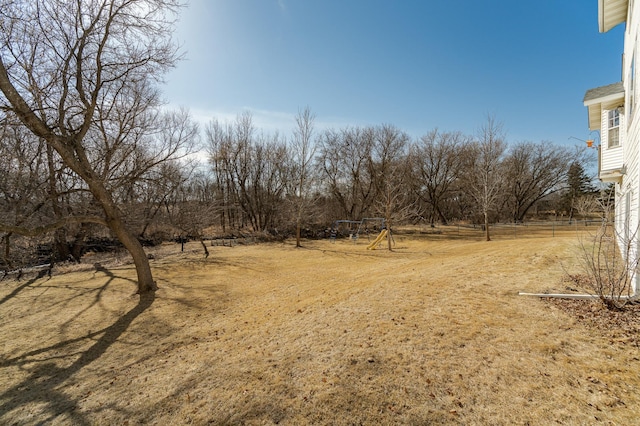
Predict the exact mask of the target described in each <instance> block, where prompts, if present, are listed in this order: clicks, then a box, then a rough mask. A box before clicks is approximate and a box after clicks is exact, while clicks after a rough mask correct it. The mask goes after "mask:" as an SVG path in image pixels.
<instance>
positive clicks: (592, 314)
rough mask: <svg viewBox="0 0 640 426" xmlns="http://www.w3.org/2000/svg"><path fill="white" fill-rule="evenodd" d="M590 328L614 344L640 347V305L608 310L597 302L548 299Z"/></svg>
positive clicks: (634, 304)
mask: <svg viewBox="0 0 640 426" xmlns="http://www.w3.org/2000/svg"><path fill="white" fill-rule="evenodd" d="M547 300H548V301H549V303H551V304H553V305H554V306H556V307H557V308H559V309H562V310H563V311H564V312H566V313H568V314H569V315H571V316H572V317H573V318H575V319H576V320H577V321H579V322H581V323H583V324H585V325H587V326H588V327H589V328H593V329H596V330H598V331H600V332H601V333H602V334H603V335H604V336H606V337H607V338H608V339H609V342H610V343H612V344H619V345H623V346H624V345H633V346H634V347H636V348H637V347H639V346H640V303H638V302H630V303H627V304H626V305H625V307H624V309H623V310H620V311H617V310H611V309H607V308H606V307H605V306H604V304H603V303H601V302H600V301H597V300H568V299H547Z"/></svg>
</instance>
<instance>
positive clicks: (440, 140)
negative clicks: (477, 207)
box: [410, 129, 470, 225]
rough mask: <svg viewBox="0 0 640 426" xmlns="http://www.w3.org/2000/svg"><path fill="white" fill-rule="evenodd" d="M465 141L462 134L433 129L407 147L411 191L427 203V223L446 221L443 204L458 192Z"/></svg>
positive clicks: (466, 156) (462, 169) (467, 140)
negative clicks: (428, 208) (411, 182)
mask: <svg viewBox="0 0 640 426" xmlns="http://www.w3.org/2000/svg"><path fill="white" fill-rule="evenodd" d="M469 142H470V140H469V138H468V137H466V136H464V135H462V133H449V132H444V133H443V132H438V130H437V129H436V130H432V131H431V132H429V133H427V134H426V135H424V136H422V137H421V138H420V139H419V140H418V141H417V142H416V143H415V144H414V145H413V146H412V148H411V154H410V155H411V163H412V166H413V179H412V180H413V187H414V191H415V192H416V194H417V195H418V197H419V198H420V199H421V200H422V201H424V202H425V203H427V204H428V205H429V206H430V208H431V214H430V221H431V224H433V223H434V222H435V220H436V219H439V220H440V222H441V223H442V224H443V225H446V224H447V222H448V218H447V216H446V215H445V212H444V204H445V202H447V201H448V200H449V199H450V198H453V197H455V195H456V194H457V193H458V192H459V189H460V176H461V175H462V173H463V171H464V166H465V161H466V160H465V159H466V158H468V155H467V154H466V153H465V152H464V151H465V149H467V147H468V145H469Z"/></svg>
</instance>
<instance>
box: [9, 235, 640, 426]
mask: <svg viewBox="0 0 640 426" xmlns="http://www.w3.org/2000/svg"><path fill="white" fill-rule="evenodd" d="M505 232H506V234H505V235H502V236H501V235H498V236H497V237H496V238H495V240H494V241H492V242H484V241H481V236H480V235H479V234H478V233H476V234H474V235H466V234H465V233H462V234H459V233H458V232H456V229H454V228H452V229H451V230H450V232H444V233H442V234H426V233H418V232H414V233H411V234H408V233H406V234H399V235H397V236H396V243H397V244H396V250H395V251H394V252H388V251H384V250H377V251H367V250H365V246H366V241H359V242H358V244H355V245H354V244H352V243H351V242H349V241H346V240H343V241H337V242H336V243H335V244H332V243H331V242H329V241H309V242H305V247H304V248H302V249H296V248H295V247H294V246H293V244H292V243H291V242H287V243H285V244H282V243H277V244H261V245H248V246H241V245H239V246H236V247H233V248H230V247H214V248H212V249H211V256H210V257H209V258H208V259H206V260H205V259H203V256H202V252H201V250H200V248H199V247H198V244H197V243H192V244H190V245H187V246H186V248H187V250H186V251H185V253H180V252H179V251H178V246H163V247H161V248H157V249H155V250H156V252H157V253H156V259H155V260H153V261H152V263H153V269H154V273H155V276H156V278H157V281H158V285H159V287H160V289H159V291H158V292H157V293H156V295H155V297H154V298H153V297H152V298H144V299H142V300H140V298H139V297H137V296H136V295H134V294H133V293H134V291H135V286H134V283H133V282H132V280H133V279H134V278H135V273H134V270H133V268H132V266H131V265H128V264H126V263H124V262H113V261H111V262H110V263H106V261H104V259H98V257H97V256H94V257H93V258H92V257H91V256H87V257H86V259H85V260H86V262H87V264H86V265H84V266H83V267H75V268H73V269H75V270H74V271H70V272H69V271H67V272H66V273H59V274H56V275H54V276H53V277H52V278H50V279H48V278H47V277H43V278H38V279H35V278H33V277H32V278H31V279H25V278H23V279H22V280H21V281H9V280H4V281H2V282H0V339H1V340H0V344H1V350H0V423H2V424H20V425H23V424H27V425H35V424H45V423H46V424H78V425H83V424H91V425H93V424H138V423H143V424H160V425H165V424H216V425H218V424H219V425H223V424H260V425H263V424H287V425H299V424H336V425H341V424H344V425H348V424H354V425H355V424H465V425H470V424H492V425H500V424H504V425H511V424H538V425H539V424H551V423H562V424H593V423H598V422H602V423H604V424H621V425H623V424H637V422H638V416H639V415H640V372H639V371H640V370H639V369H638V365H639V361H640V349H639V348H638V347H637V346H636V345H622V344H620V345H618V344H615V342H614V343H613V344H612V342H611V339H609V338H608V337H607V336H606V335H604V334H603V333H602V332H600V331H598V330H597V329H593V328H590V327H588V326H587V325H586V324H584V323H582V322H580V321H579V320H576V319H575V318H574V317H572V316H570V315H569V314H567V313H565V311H563V310H561V309H559V308H558V306H557V305H555V304H552V303H548V302H545V301H543V300H540V299H537V298H526V297H521V296H518V292H519V291H526V292H542V291H552V290H553V291H564V286H565V285H566V283H564V282H563V280H562V277H563V269H562V267H563V266H564V267H565V268H567V269H568V270H571V269H572V268H575V267H576V265H575V262H574V260H573V259H574V257H575V254H576V252H575V250H576V249H575V247H576V243H577V237H576V232H575V231H564V232H558V231H557V230H556V232H555V235H554V236H553V237H552V235H551V233H550V232H546V233H545V232H542V233H533V232H532V233H529V234H527V235H524V234H522V233H520V234H519V235H518V236H517V238H514V236H513V235H510V234H509V233H508V232H507V231H505ZM97 261H101V262H102V263H101V264H100V265H96V266H95V267H94V266H93V264H94V263H96V262H97ZM586 303H589V302H586Z"/></svg>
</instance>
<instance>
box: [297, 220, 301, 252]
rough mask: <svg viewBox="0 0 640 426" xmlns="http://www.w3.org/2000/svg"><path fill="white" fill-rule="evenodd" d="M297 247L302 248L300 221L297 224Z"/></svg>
mask: <svg viewBox="0 0 640 426" xmlns="http://www.w3.org/2000/svg"><path fill="white" fill-rule="evenodd" d="M296 247H302V244H300V221H299V220H298V221H297V223H296Z"/></svg>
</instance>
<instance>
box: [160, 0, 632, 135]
mask: <svg viewBox="0 0 640 426" xmlns="http://www.w3.org/2000/svg"><path fill="white" fill-rule="evenodd" d="M623 32H624V25H621V26H618V27H616V28H615V29H613V30H612V31H610V32H608V33H605V34H600V33H599V32H598V23H597V1H595V0H590V1H587V0H484V1H479V0H447V1H435V0H422V1H420V0H413V1H409V0H191V2H190V5H189V6H188V8H186V9H185V10H183V12H182V15H181V21H180V23H179V24H178V29H177V32H176V34H175V36H176V38H177V40H178V41H179V42H180V43H181V44H182V46H183V51H184V52H185V53H186V56H185V60H183V61H181V62H180V63H179V64H178V66H177V67H176V69H175V70H173V71H172V72H171V73H170V74H169V75H168V76H167V85H166V87H165V88H164V90H165V96H166V97H167V100H168V101H169V103H170V104H171V105H172V106H183V107H187V108H189V109H190V110H191V112H192V114H193V115H194V117H196V118H197V119H198V120H199V121H201V122H206V121H208V120H209V119H211V118H217V119H220V120H223V121H224V120H232V119H234V117H235V116H236V115H237V114H238V113H240V112H242V111H245V110H248V111H250V112H252V114H253V116H254V122H255V124H256V126H257V127H259V128H261V129H264V130H265V131H267V132H271V131H274V130H279V131H280V132H281V133H284V134H287V135H288V134H290V132H291V130H292V128H293V126H294V119H293V117H294V115H295V114H296V113H297V111H298V110H299V109H300V108H303V107H305V106H309V107H310V108H311V110H312V111H313V112H314V113H315V114H316V117H317V118H316V127H317V128H318V129H319V130H321V129H323V128H329V127H333V128H341V127H344V126H348V125H362V126H365V125H378V124H383V123H388V124H394V125H396V126H398V127H399V128H401V129H403V130H405V131H407V132H408V133H409V134H410V135H411V136H413V137H419V136H421V135H423V134H425V133H427V132H428V131H429V130H432V129H434V128H439V129H441V130H443V131H461V132H463V133H467V134H473V133H475V132H476V131H477V129H478V128H479V127H480V126H481V125H482V124H483V123H484V121H485V120H486V116H487V114H492V115H493V116H495V117H496V118H497V119H498V120H500V121H501V122H503V123H504V127H505V130H506V132H507V139H508V140H509V141H510V142H519V141H524V140H527V141H534V142H539V141H552V142H554V143H557V144H568V145H575V144H577V143H579V142H578V141H576V140H569V137H570V136H573V137H577V138H580V139H587V138H588V137H589V130H588V128H587V112H586V108H585V107H584V106H583V105H582V98H583V96H584V93H585V91H586V90H587V89H590V88H593V87H597V86H601V85H605V84H609V83H613V82H616V81H619V80H620V73H621V57H622V47H623V46H622V43H623Z"/></svg>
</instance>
